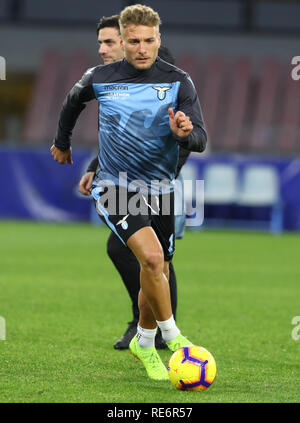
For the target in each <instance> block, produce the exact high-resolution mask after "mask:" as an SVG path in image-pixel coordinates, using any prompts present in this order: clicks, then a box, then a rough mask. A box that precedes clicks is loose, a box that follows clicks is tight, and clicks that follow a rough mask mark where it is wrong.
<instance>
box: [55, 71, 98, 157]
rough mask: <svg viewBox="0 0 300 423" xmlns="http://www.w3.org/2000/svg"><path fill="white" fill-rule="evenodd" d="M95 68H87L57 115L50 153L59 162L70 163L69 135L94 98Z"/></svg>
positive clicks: (70, 135)
mask: <svg viewBox="0 0 300 423" xmlns="http://www.w3.org/2000/svg"><path fill="white" fill-rule="evenodd" d="M94 69H95V68H92V69H88V70H87V72H86V73H85V74H84V75H83V77H82V78H81V80H80V81H79V82H77V83H76V84H75V85H74V87H73V88H72V89H71V91H70V92H69V94H68V95H67V97H66V98H65V101H64V103H63V106H62V110H61V112H60V115H59V122H58V129H57V133H56V136H55V138H54V143H53V146H52V147H51V154H52V156H53V158H54V160H56V161H58V162H59V163H61V164H65V163H69V164H72V163H73V162H72V153H71V137H72V132H73V129H74V126H75V124H76V121H77V119H78V117H79V115H80V113H81V112H82V110H83V109H84V108H85V107H86V104H85V103H87V102H88V101H91V100H93V99H95V98H96V97H95V92H94V89H93V85H92V79H93V72H94Z"/></svg>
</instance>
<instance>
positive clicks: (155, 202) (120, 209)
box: [93, 186, 175, 261]
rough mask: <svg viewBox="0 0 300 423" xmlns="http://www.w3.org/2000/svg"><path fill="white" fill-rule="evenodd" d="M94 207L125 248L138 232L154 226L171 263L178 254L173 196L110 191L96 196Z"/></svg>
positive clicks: (117, 189)
mask: <svg viewBox="0 0 300 423" xmlns="http://www.w3.org/2000/svg"><path fill="white" fill-rule="evenodd" d="M93 198H94V203H95V207H96V210H97V213H98V215H99V217H100V218H101V220H102V221H103V222H104V223H105V224H106V225H107V226H108V227H109V228H110V229H111V230H112V231H113V232H114V233H115V234H116V235H117V236H118V238H119V239H120V240H121V241H122V242H123V243H124V244H126V243H127V241H128V239H129V238H130V237H131V235H133V234H134V233H135V232H137V231H138V230H139V229H141V228H144V227H146V226H151V227H152V228H153V230H154V231H155V233H156V235H157V237H158V239H159V241H160V243H161V246H162V248H163V251H164V258H165V261H170V260H171V259H172V257H173V255H174V251H175V234H174V193H173V192H171V193H168V194H160V195H143V194H140V193H136V192H128V191H127V190H125V189H124V188H119V187H116V186H115V187H114V189H111V190H109V189H108V188H107V187H106V188H105V189H104V190H103V192H100V193H99V192H98V193H97V195H95V194H94V193H93Z"/></svg>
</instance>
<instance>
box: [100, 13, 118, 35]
mask: <svg viewBox="0 0 300 423" xmlns="http://www.w3.org/2000/svg"><path fill="white" fill-rule="evenodd" d="M103 28H116V29H117V30H118V31H119V32H120V25H119V15H112V16H108V17H106V16H103V17H102V18H101V19H100V21H99V22H98V23H97V30H96V31H97V35H98V34H99V31H100V29H103Z"/></svg>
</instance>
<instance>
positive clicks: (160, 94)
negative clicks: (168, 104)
mask: <svg viewBox="0 0 300 423" xmlns="http://www.w3.org/2000/svg"><path fill="white" fill-rule="evenodd" d="M152 88H153V89H154V90H156V92H157V98H158V99H159V100H164V99H165V98H166V92H167V91H168V90H170V89H171V88H172V87H152Z"/></svg>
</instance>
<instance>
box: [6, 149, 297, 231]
mask: <svg viewBox="0 0 300 423" xmlns="http://www.w3.org/2000/svg"><path fill="white" fill-rule="evenodd" d="M91 157H93V153H92V152H91V151H90V150H77V151H76V148H75V149H74V151H73V161H74V164H73V166H70V165H64V166H62V165H59V164H58V163H57V162H54V161H53V159H52V156H51V154H50V152H49V150H48V149H25V148H24V149H20V148H3V147H2V148H0V188H1V200H0V218H5V219H32V220H42V221H57V222H68V221H90V220H91V201H90V200H89V198H87V197H84V196H82V195H81V194H80V193H79V192H78V182H79V180H80V177H81V175H82V174H83V173H84V172H85V170H86V168H87V164H88V163H89V160H90V159H91ZM211 163H232V164H234V165H235V166H236V167H237V169H238V172H239V174H240V176H241V177H242V174H243V172H244V170H245V168H246V167H247V166H249V165H250V164H268V165H272V166H273V167H274V168H276V169H277V171H278V175H279V180H280V195H281V201H282V216H283V222H282V225H283V229H284V230H291V231H299V230H300V159H298V158H295V157H293V158H271V157H264V158H262V157H249V156H242V155H226V156H225V155H224V156H215V155H207V156H201V155H192V156H191V157H190V158H189V160H188V165H189V166H192V167H194V169H195V171H196V176H197V178H198V179H203V175H204V169H205V166H206V165H208V164H211ZM266 213H267V212H266V210H264V208H261V207H257V208H255V210H251V211H249V210H246V208H243V207H239V208H238V209H237V208H234V207H231V206H224V207H221V208H220V207H214V206H213V205H210V206H205V218H213V217H215V216H217V217H218V215H219V216H220V215H221V216H222V217H223V218H228V219H235V220H238V219H241V220H243V219H244V218H245V217H246V218H247V220H253V221H255V220H257V219H260V218H261V217H266Z"/></svg>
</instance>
